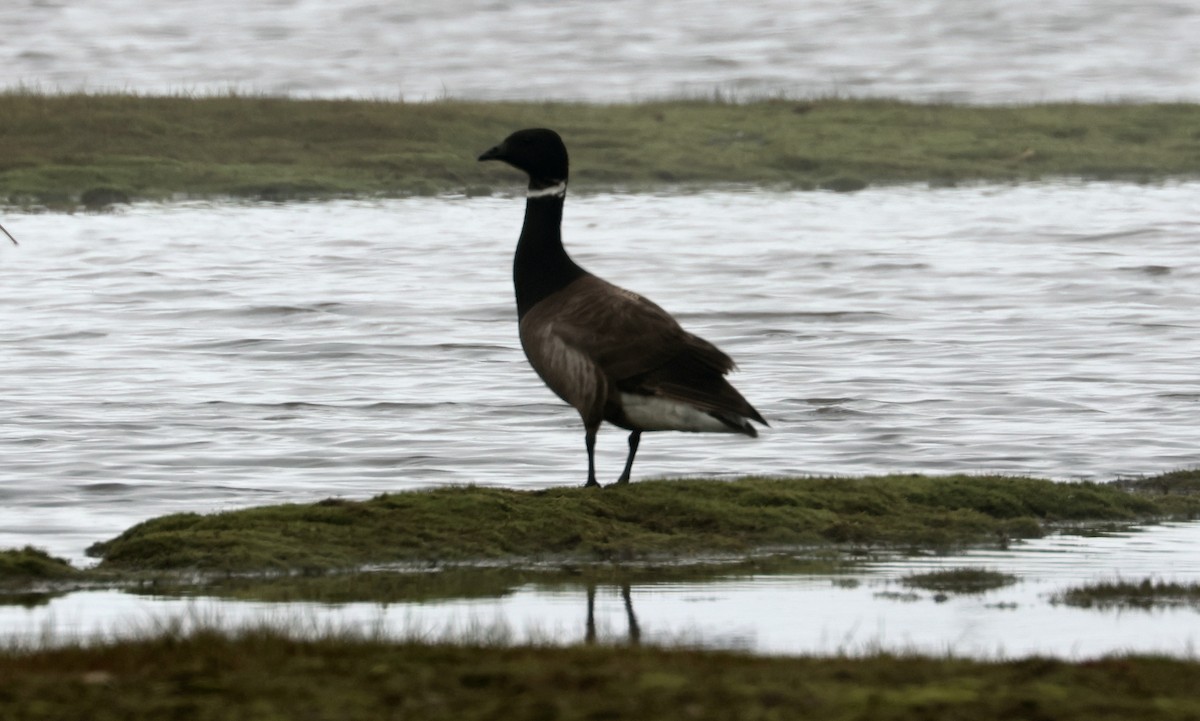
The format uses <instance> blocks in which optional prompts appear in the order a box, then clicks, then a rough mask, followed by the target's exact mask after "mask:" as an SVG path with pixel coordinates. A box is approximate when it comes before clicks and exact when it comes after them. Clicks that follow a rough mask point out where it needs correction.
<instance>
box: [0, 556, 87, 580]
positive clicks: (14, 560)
mask: <svg viewBox="0 0 1200 721" xmlns="http://www.w3.org/2000/svg"><path fill="white" fill-rule="evenodd" d="M81 573H82V572H81V571H80V570H79V569H77V568H75V567H74V566H72V565H71V564H70V562H69V561H67V560H66V559H63V558H57V557H55V556H51V555H50V554H49V553H46V552H45V551H43V550H42V549H40V548H34V547H33V546H25V547H24V548H6V549H0V588H3V587H4V586H9V585H25V584H29V583H32V582H37V581H63V580H71V579H75V578H79V577H80V575H81Z"/></svg>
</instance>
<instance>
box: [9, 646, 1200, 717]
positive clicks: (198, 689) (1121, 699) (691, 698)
mask: <svg viewBox="0 0 1200 721" xmlns="http://www.w3.org/2000/svg"><path fill="white" fill-rule="evenodd" d="M1198 672H1200V665H1198V664H1196V663H1195V662H1189V661H1178V660H1169V659H1162V658H1146V657H1130V658H1112V659H1106V660H1100V661H1091V662H1086V663H1067V662H1059V661H1051V660H1045V659H1028V660H1021V661H1009V662H977V661H965V660H955V659H932V658H906V657H895V656H888V655H880V656H876V657H868V658H862V659H851V658H836V657H834V658H755V657H752V656H747V655H742V654H736V653H718V652H700V651H688V650H663V649H653V648H637V647H633V648H614V647H608V646H578V647H569V648H559V649H555V648H507V649H505V648H493V647H487V646H483V647H479V646H474V647H472V646H463V647H460V646H444V645H420V644H409V643H395V644H393V643H386V642H382V641H372V640H361V639H358V640H356V639H338V638H328V639H323V640H315V641H294V640H289V639H288V638H286V637H283V636H281V635H279V634H276V633H272V632H269V631H251V632H246V633H243V634H240V635H236V636H227V635H223V634H218V633H208V632H201V633H197V634H193V635H191V636H178V635H174V634H166V635H164V636H163V637H160V638H156V639H151V640H142V641H124V642H114V643H105V644H100V645H95V646H89V647H86V648H84V647H75V648H65V649H60V650H43V651H19V650H0V678H2V679H4V682H3V683H2V684H0V717H2V718H4V719H6V720H8V721H34V720H42V719H55V720H56V721H66V720H69V719H88V720H89V721H90V720H93V719H122V721H136V720H137V719H162V718H189V719H209V718H211V719H218V718H219V719H226V720H230V721H232V720H236V719H259V720H261V719H295V718H304V719H314V720H320V719H338V721H350V720H353V719H384V718H419V719H431V720H433V719H455V720H456V721H458V720H469V719H495V718H505V719H618V718H628V719H710V718H712V719H717V718H720V719H731V718H737V719H783V718H795V719H822V721H835V720H837V719H858V718H872V719H895V720H898V721H899V720H903V719H929V718H942V719H973V720H975V721H986V720H987V719H1006V720H1007V719H1014V718H1039V719H1064V720H1065V719H1080V720H1081V721H1083V720H1086V721H1097V720H1102V719H1122V720H1123V721H1128V720H1131V719H1151V718H1153V719H1193V718H1196V717H1197V715H1200V697H1197V695H1196V690H1195V683H1196V677H1197V673H1198Z"/></svg>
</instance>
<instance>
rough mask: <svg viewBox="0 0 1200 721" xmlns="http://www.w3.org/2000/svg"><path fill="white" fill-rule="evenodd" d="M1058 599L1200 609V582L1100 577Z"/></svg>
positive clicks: (1082, 603)
mask: <svg viewBox="0 0 1200 721" xmlns="http://www.w3.org/2000/svg"><path fill="white" fill-rule="evenodd" d="M1054 600H1055V602H1058V603H1065V604H1066V605H1068V606H1075V607H1078V608H1099V609H1104V610H1107V609H1131V608H1137V609H1143V610H1149V609H1152V608H1174V607H1179V606H1190V607H1192V608H1195V609H1197V610H1200V583H1176V582H1173V581H1161V580H1154V579H1149V578H1147V579H1143V580H1141V581H1100V582H1098V583H1089V584H1086V585H1083V586H1076V587H1074V588H1069V589H1067V590H1066V591H1064V592H1062V593H1061V594H1058V595H1057V596H1056V597H1055V599H1054Z"/></svg>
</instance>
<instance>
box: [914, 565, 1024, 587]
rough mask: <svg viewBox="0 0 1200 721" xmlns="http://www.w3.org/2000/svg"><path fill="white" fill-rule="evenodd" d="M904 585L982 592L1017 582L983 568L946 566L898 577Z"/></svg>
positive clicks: (1009, 575)
mask: <svg viewBox="0 0 1200 721" xmlns="http://www.w3.org/2000/svg"><path fill="white" fill-rule="evenodd" d="M900 582H901V583H903V584H904V585H905V586H911V587H913V588H923V589H925V590H926V591H939V592H942V593H983V592H984V591H992V590H994V589H997V588H1003V587H1005V586H1009V585H1011V584H1014V583H1016V582H1017V577H1016V576H1013V575H1011V574H1008V573H1000V572H999V571H990V570H988V569H985V568H946V569H942V570H939V571H931V572H929V573H914V574H911V575H908V576H905V577H904V578H902V579H900Z"/></svg>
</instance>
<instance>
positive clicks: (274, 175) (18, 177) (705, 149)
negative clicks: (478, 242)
mask: <svg viewBox="0 0 1200 721" xmlns="http://www.w3.org/2000/svg"><path fill="white" fill-rule="evenodd" d="M0 119H2V121H0V200H3V199H5V198H7V199H8V201H9V202H12V203H16V204H48V205H52V206H71V205H73V204H75V203H78V202H82V201H87V202H88V203H90V204H94V205H103V204H105V203H106V202H111V201H113V200H121V199H123V198H168V197H172V196H173V195H175V194H180V193H183V194H188V195H200V196H204V195H234V196H245V197H255V198H264V199H286V198H292V197H329V196H337V195H345V194H350V195H359V194H383V195H407V194H430V193H438V192H444V191H451V192H462V191H466V190H470V191H471V192H478V193H486V192H489V191H490V188H491V187H499V188H515V187H518V186H519V184H520V181H519V178H518V177H517V176H516V174H515V173H514V172H511V171H506V170H505V169H502V168H499V167H496V166H490V165H489V166H481V165H480V164H478V163H476V162H475V157H476V155H478V154H479V153H480V152H481V151H482V150H484V149H486V148H488V147H490V146H491V145H493V144H495V143H496V142H498V141H499V140H500V139H502V138H503V137H504V136H505V135H507V134H508V133H509V132H511V131H512V130H515V129H517V128H521V127H528V126H535V125H536V126H549V127H553V128H556V129H558V130H559V131H560V132H562V133H563V135H564V136H565V138H566V140H567V143H568V146H569V147H570V149H571V152H572V168H573V176H572V177H573V185H574V187H576V188H581V187H582V188H601V189H602V188H610V187H614V186H624V187H644V186H661V185H663V184H677V183H685V184H713V183H749V184H756V185H771V186H785V187H803V188H814V187H830V188H838V189H854V188H857V187H861V186H862V184H863V183H897V182H934V183H953V182H958V181H965V180H1021V179H1033V178H1043V177H1056V176H1073V177H1084V178H1101V179H1111V178H1124V179H1134V180H1146V179H1161V178H1166V177H1172V176H1195V175H1197V174H1200V105H1195V104H1182V103H1181V104H1154V105H1142V104H1122V103H1112V104H1093V105H1087V104H1075V103H1065V104H1046V105H1029V106H1019V107H963V106H954V105H921V104H911V103H903V102H898V101H887V100H837V99H823V100H812V101H785V100H770V101H760V102H748V103H731V102H721V101H718V100H712V101H703V100H675V101H663V102H645V103H636V104H625V105H588V104H577V103H533V102H523V103H515V102H508V103H477V102H465V101H453V100H449V101H442V102H433V103H416V104H407V103H393V102H381V101H349V100H341V101H331V100H285V99H276V98H262V97H239V96H225V97H204V98H189V97H139V96H131V95H85V94H74V95H42V94H35V93H27V92H19V91H10V92H7V93H0Z"/></svg>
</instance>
